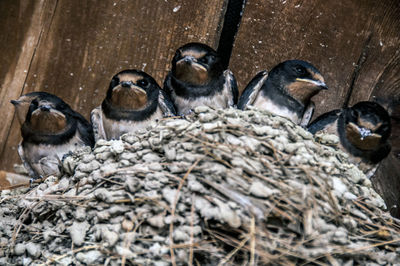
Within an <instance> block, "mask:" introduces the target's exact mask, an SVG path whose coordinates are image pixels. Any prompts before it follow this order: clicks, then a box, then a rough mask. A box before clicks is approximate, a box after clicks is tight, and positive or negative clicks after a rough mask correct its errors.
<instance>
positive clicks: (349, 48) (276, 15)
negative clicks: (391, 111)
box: [230, 0, 399, 117]
mask: <svg viewBox="0 0 400 266" xmlns="http://www.w3.org/2000/svg"><path fill="white" fill-rule="evenodd" d="M377 2H378V1H323V0H311V1H301V0H293V1H289V0H287V1H286V0H281V1H263V0H249V1H248V3H247V5H246V8H245V12H244V16H243V20H242V25H241V27H240V29H239V33H238V37H237V39H236V42H235V48H234V50H233V55H232V56H233V57H232V58H231V66H230V68H231V69H232V71H233V72H234V73H235V74H236V77H237V79H238V83H239V87H240V89H244V87H245V86H246V85H247V83H248V82H249V81H250V79H251V78H252V77H253V76H254V75H255V74H256V73H257V72H258V71H261V70H263V69H271V68H272V67H273V66H274V65H276V64H278V63H279V62H282V61H284V60H288V59H303V60H306V61H309V62H311V63H312V64H314V65H315V66H316V67H317V68H318V69H319V70H320V71H321V73H322V74H323V76H324V78H325V81H326V83H327V85H328V86H329V90H328V91H324V92H321V93H320V94H319V95H317V96H316V97H314V98H313V99H314V100H315V102H316V113H315V114H314V117H316V116H318V115H319V114H322V113H324V112H327V111H330V110H333V109H335V108H340V107H341V106H342V104H343V100H344V98H345V97H346V95H347V92H348V89H349V86H350V84H351V80H352V76H353V71H354V70H355V68H356V64H357V62H358V61H359V58H360V56H361V54H362V52H363V50H364V46H365V43H366V40H367V39H368V38H369V36H370V35H371V34H372V36H373V37H372V39H373V40H372V41H373V43H374V44H375V40H376V38H377V36H380V38H381V40H382V41H383V42H384V44H383V47H380V48H381V50H382V52H384V53H385V56H384V57H382V55H381V54H380V52H379V53H378V52H377V51H375V50H374V49H373V47H371V49H370V50H369V57H368V60H371V61H372V60H374V58H375V59H376V58H378V57H382V58H380V60H379V61H378V62H375V63H374V68H373V69H372V70H371V71H370V72H368V73H369V74H370V75H368V74H367V73H365V74H364V72H362V73H360V75H359V76H358V79H357V82H356V84H355V85H356V87H360V88H361V87H363V86H364V85H365V86H371V85H370V83H371V80H374V79H376V77H377V76H378V73H379V71H382V70H383V69H384V67H385V65H386V64H387V63H388V62H389V60H390V57H391V56H392V54H393V53H392V50H391V49H392V48H393V47H395V46H396V45H397V47H398V44H399V43H398V42H396V41H395V40H394V39H393V35H396V34H397V35H396V36H397V38H398V37H399V33H398V32H399V31H397V33H394V31H395V30H396V29H393V30H388V28H390V27H391V26H392V25H393V23H398V21H399V17H398V16H399V15H398V13H397V20H396V17H395V16H394V15H392V16H388V15H387V12H391V9H393V4H392V3H394V2H395V1H392V0H387V1H379V3H377ZM388 3H389V4H388ZM377 6H379V8H377ZM379 23H381V24H382V23H386V24H384V25H382V26H381V28H379V27H378V28H377V27H374V26H372V25H378V24H379ZM379 25H380V24H379ZM383 29H385V30H387V31H388V32H386V31H384V30H383ZM386 34H389V35H386ZM382 38H388V39H387V40H386V39H382ZM373 53H375V55H374V56H372V54H373ZM386 53H387V54H386ZM368 62H369V61H368ZM371 65H372V64H371ZM363 69H364V68H363ZM377 69H379V71H377ZM373 71H376V74H375V75H371V72H373ZM366 99H368V98H366Z"/></svg>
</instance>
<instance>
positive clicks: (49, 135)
mask: <svg viewBox="0 0 400 266" xmlns="http://www.w3.org/2000/svg"><path fill="white" fill-rule="evenodd" d="M11 103H12V104H13V105H14V107H15V110H16V113H17V117H18V121H19V123H20V124H21V135H22V141H21V143H20V144H19V145H18V154H19V156H20V158H21V160H22V162H23V164H24V166H25V168H26V169H27V171H28V174H29V176H30V177H31V178H32V179H38V178H40V177H45V176H48V175H56V176H58V175H59V174H60V173H61V172H60V170H59V166H60V164H61V161H62V159H63V157H64V156H65V155H67V154H69V153H71V152H73V151H75V150H77V149H79V148H81V147H84V146H89V147H91V148H92V147H93V146H94V135H93V129H92V126H91V125H90V123H89V122H88V121H87V120H86V119H85V118H84V117H83V116H82V115H81V114H79V113H78V112H76V111H74V110H73V109H72V108H71V107H70V106H69V105H68V104H67V103H65V102H64V101H63V100H62V99H61V98H59V97H57V96H56V95H53V94H50V93H46V92H32V93H28V94H25V95H22V96H21V97H20V98H19V99H17V100H12V101H11Z"/></svg>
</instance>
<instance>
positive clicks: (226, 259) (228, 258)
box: [218, 235, 250, 266]
mask: <svg viewBox="0 0 400 266" xmlns="http://www.w3.org/2000/svg"><path fill="white" fill-rule="evenodd" d="M249 239H250V236H249V235H248V236H246V237H245V239H243V240H242V241H241V242H240V243H239V245H238V246H237V247H235V249H234V250H232V251H231V252H230V253H229V254H228V255H226V257H225V258H224V259H223V260H221V261H220V262H219V263H218V266H220V265H224V264H225V263H227V262H228V261H229V260H230V259H231V258H232V256H233V255H235V254H236V253H237V252H238V251H239V250H241V249H242V248H243V246H244V245H245V244H246V243H247V241H249Z"/></svg>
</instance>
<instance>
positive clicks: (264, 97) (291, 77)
mask: <svg viewBox="0 0 400 266" xmlns="http://www.w3.org/2000/svg"><path fill="white" fill-rule="evenodd" d="M325 89H328V87H327V85H326V84H325V80H324V78H323V76H322V74H321V73H320V72H319V71H318V70H317V69H316V68H315V67H314V66H313V65H312V64H310V63H308V62H306V61H303V60H287V61H284V62H281V63H279V64H278V65H276V66H274V67H273V68H272V69H271V71H270V72H269V73H268V71H266V70H263V71H261V72H259V73H258V74H257V75H256V76H255V77H254V78H253V79H252V80H251V81H250V82H249V84H248V85H247V86H246V88H245V89H244V91H243V93H242V95H241V96H240V98H239V102H238V105H237V107H238V109H241V110H244V109H245V108H246V107H247V106H255V107H256V108H258V109H262V110H267V111H270V112H271V113H273V114H275V115H280V116H283V117H286V118H288V119H289V120H291V121H292V122H293V123H295V124H297V125H300V126H303V127H305V126H306V125H307V124H308V123H309V121H310V120H311V117H312V115H313V112H314V108H315V104H314V103H313V102H312V101H311V98H312V97H313V96H315V95H316V94H317V93H319V92H320V91H321V90H325Z"/></svg>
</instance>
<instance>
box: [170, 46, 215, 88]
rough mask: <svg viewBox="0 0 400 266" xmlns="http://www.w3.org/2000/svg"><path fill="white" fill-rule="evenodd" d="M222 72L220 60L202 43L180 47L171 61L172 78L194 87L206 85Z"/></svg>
mask: <svg viewBox="0 0 400 266" xmlns="http://www.w3.org/2000/svg"><path fill="white" fill-rule="evenodd" d="M222 72H223V68H222V64H221V59H220V57H219V56H218V54H217V52H216V51H215V50H214V49H212V48H211V47H209V46H207V45H205V44H202V43H188V44H186V45H184V46H182V47H180V48H179V49H178V50H177V51H176V53H175V56H174V58H173V60H172V74H173V76H174V77H175V78H176V79H178V80H180V81H182V82H185V83H188V84H191V85H195V86H202V85H206V84H208V83H209V82H210V81H211V80H213V79H215V78H218V77H219V76H220V75H221V74H222Z"/></svg>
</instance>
